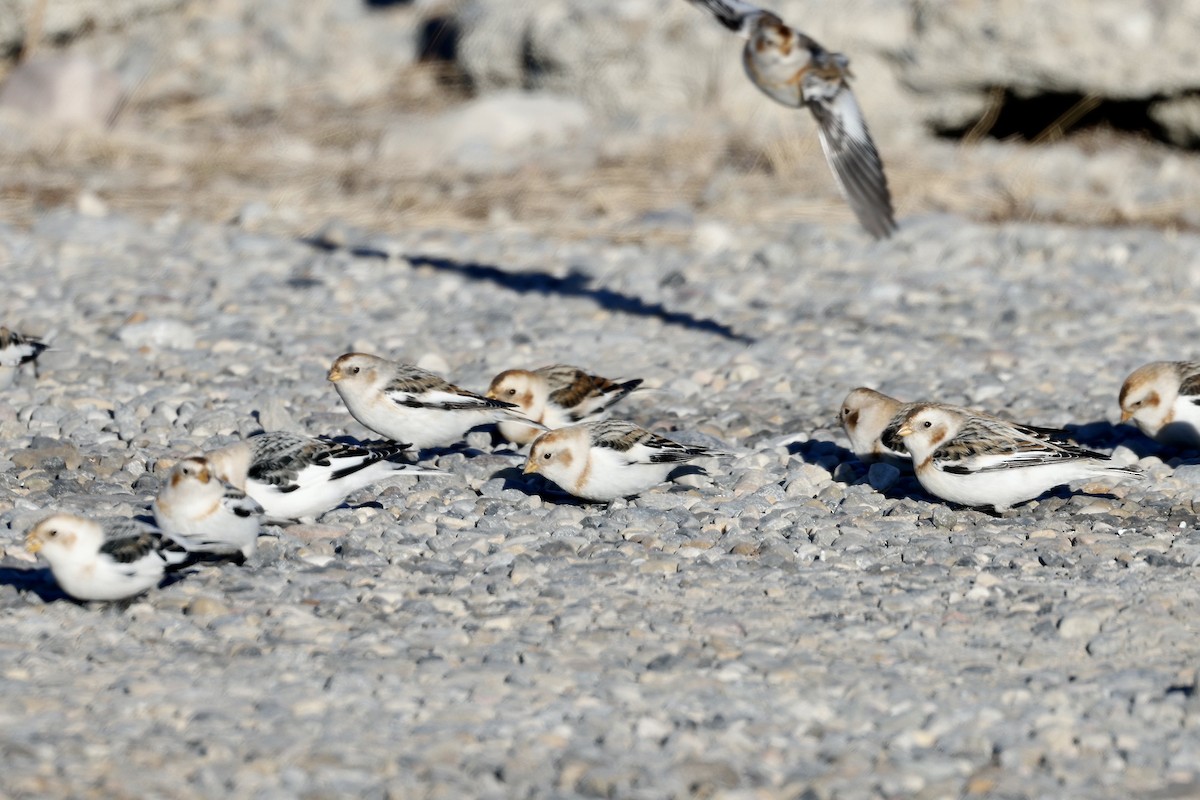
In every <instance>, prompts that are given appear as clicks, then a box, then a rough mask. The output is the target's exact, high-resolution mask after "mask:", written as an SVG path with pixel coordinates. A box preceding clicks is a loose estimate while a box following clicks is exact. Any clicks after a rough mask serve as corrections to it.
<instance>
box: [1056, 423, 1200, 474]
mask: <svg viewBox="0 0 1200 800" xmlns="http://www.w3.org/2000/svg"><path fill="white" fill-rule="evenodd" d="M1063 430H1064V431H1065V432H1066V434H1067V436H1068V437H1070V438H1071V439H1072V440H1073V441H1076V442H1078V443H1079V444H1081V445H1083V446H1084V447H1088V448H1100V449H1112V448H1114V447H1118V446H1121V447H1127V448H1129V449H1130V450H1132V451H1133V453H1134V455H1136V456H1137V457H1138V458H1145V457H1146V456H1155V457H1157V458H1159V459H1161V460H1162V461H1164V462H1174V461H1175V460H1176V459H1178V462H1177V464H1178V465H1182V464H1200V450H1197V449H1196V448H1195V447H1187V446H1182V445H1172V444H1163V443H1162V442H1158V441H1155V440H1154V439H1151V438H1150V437H1149V436H1147V435H1146V434H1144V433H1142V432H1141V431H1140V430H1138V429H1137V428H1134V427H1132V426H1129V425H1113V424H1112V423H1111V422H1107V421H1100V422H1090V423H1088V424H1086V425H1068V426H1066V427H1064V428H1063Z"/></svg>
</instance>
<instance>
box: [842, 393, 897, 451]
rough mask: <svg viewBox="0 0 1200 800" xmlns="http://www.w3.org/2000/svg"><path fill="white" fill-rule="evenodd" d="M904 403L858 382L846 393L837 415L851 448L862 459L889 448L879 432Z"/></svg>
mask: <svg viewBox="0 0 1200 800" xmlns="http://www.w3.org/2000/svg"><path fill="white" fill-rule="evenodd" d="M903 407H904V404H903V403H901V402H900V401H899V400H897V399H896V398H894V397H888V396H887V395H886V394H882V393H881V392H877V391H875V390H874V389H868V388H866V387H865V386H860V387H859V388H857V389H854V390H852V391H851V392H850V394H848V395H846V399H845V400H843V401H842V406H841V409H840V410H839V411H838V419H839V421H840V422H841V423H842V428H843V429H845V431H846V437H847V438H848V439H849V440H850V449H851V450H853V451H854V454H855V455H856V456H858V457H859V458H860V459H862V460H864V461H870V460H873V459H876V458H878V457H879V456H880V455H883V454H884V453H887V452H890V451H889V449H888V448H887V447H886V446H885V445H884V444H883V443H882V442H881V441H880V438H879V437H880V435H881V434H882V433H883V431H884V429H885V428H887V426H888V425H889V424H890V423H891V422H892V420H893V419H894V418H895V417H896V415H897V414H898V413H899V412H900V410H901V409H902V408H903Z"/></svg>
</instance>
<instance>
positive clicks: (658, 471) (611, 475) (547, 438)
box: [525, 419, 728, 503]
mask: <svg viewBox="0 0 1200 800" xmlns="http://www.w3.org/2000/svg"><path fill="white" fill-rule="evenodd" d="M722 455H728V454H727V453H723V452H720V451H716V450H710V449H708V448H707V447H697V446H694V445H686V444H680V443H678V442H673V441H671V440H670V439H668V438H666V437H664V436H659V435H658V434H657V433H651V432H650V431H648V430H646V429H645V428H640V427H638V426H637V425H634V424H633V423H632V422H625V421H624V420H617V419H609V420H600V421H599V422H583V423H580V424H578V425H571V426H568V427H566V428H559V429H558V430H553V431H550V432H549V433H544V434H542V435H541V436H539V437H538V438H537V439H536V440H535V441H534V443H533V446H532V447H531V448H530V450H529V458H528V459H526V461H525V473H526V474H531V473H538V474H541V475H542V476H544V477H545V478H547V479H548V480H551V481H553V482H554V483H556V484H557V485H558V486H559V487H560V488H561V489H563V490H564V491H566V492H568V493H570V494H573V495H575V496H576V497H581V498H583V499H584V500H594V501H597V502H602V503H603V502H608V501H610V500H616V499H617V498H619V497H629V496H632V495H635V494H639V493H640V492H644V491H645V490H647V489H649V488H651V487H652V486H656V485H658V484H660V483H662V482H663V481H665V480H666V479H667V476H668V475H670V474H671V471H672V470H674V469H675V468H676V467H678V466H679V465H680V464H683V463H685V462H688V461H693V460H695V459H697V458H709V457H715V456H722Z"/></svg>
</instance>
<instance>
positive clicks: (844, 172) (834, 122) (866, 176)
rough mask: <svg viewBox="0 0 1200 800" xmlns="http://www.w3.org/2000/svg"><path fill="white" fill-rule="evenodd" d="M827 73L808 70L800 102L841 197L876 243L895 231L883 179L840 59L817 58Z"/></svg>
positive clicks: (835, 56)
mask: <svg viewBox="0 0 1200 800" xmlns="http://www.w3.org/2000/svg"><path fill="white" fill-rule="evenodd" d="M821 55H822V56H824V58H826V59H830V60H831V61H832V62H833V65H832V66H833V68H831V69H818V68H814V69H810V70H809V71H808V72H807V73H806V74H805V76H804V87H803V91H804V102H805V104H806V105H807V106H808V107H809V109H810V110H811V111H812V113H813V116H815V117H816V118H817V125H818V129H819V131H818V132H819V133H820V136H821V149H822V150H824V151H825V160H826V161H828V162H829V167H830V169H832V170H833V177H834V178H835V179H836V180H837V183H838V187H839V188H841V190H842V195H843V196H845V198H846V201H847V202H848V203H849V204H850V208H851V209H852V210H853V211H854V215H855V216H856V217H858V221H859V222H860V223H862V226H863V227H864V228H866V229H867V232H868V233H870V234H871V235H872V236H874V237H875V238H876V239H884V238H887V237H888V236H890V235H891V234H892V232H893V231H895V230H896V221H895V219H894V212H893V211H892V196H891V193H890V192H889V191H888V184H887V175H885V174H884V171H883V161H882V160H881V159H880V158H879V151H877V150H876V149H875V142H874V141H873V140H872V139H871V133H870V131H868V130H867V121H866V120H865V119H863V115H862V109H860V108H859V106H858V101H857V100H855V98H854V93H853V92H852V91H850V86H849V84H847V83H846V78H845V70H846V67H847V66H848V65H849V62H848V61H847V60H846V58H845V56H842V55H839V54H836V53H822V54H821Z"/></svg>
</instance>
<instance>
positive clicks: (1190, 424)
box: [1119, 361, 1200, 447]
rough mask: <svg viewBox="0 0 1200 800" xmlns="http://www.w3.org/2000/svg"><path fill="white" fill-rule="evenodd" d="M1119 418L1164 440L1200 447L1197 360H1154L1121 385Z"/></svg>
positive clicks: (1198, 363) (1155, 437) (1173, 443)
mask: <svg viewBox="0 0 1200 800" xmlns="http://www.w3.org/2000/svg"><path fill="white" fill-rule="evenodd" d="M1119 401H1120V404H1121V422H1133V423H1134V424H1136V425H1137V426H1138V428H1140V429H1141V431H1142V433H1144V434H1146V435H1147V436H1150V437H1151V438H1154V439H1157V440H1158V441H1160V442H1163V443H1164V444H1172V445H1180V446H1183V447H1200V362H1196V361H1154V362H1152V363H1150V364H1145V365H1143V366H1141V367H1138V368H1137V369H1135V370H1134V371H1133V372H1132V373H1130V375H1129V377H1128V378H1126V379H1125V383H1124V384H1123V385H1122V386H1121V394H1120V398H1119Z"/></svg>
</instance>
